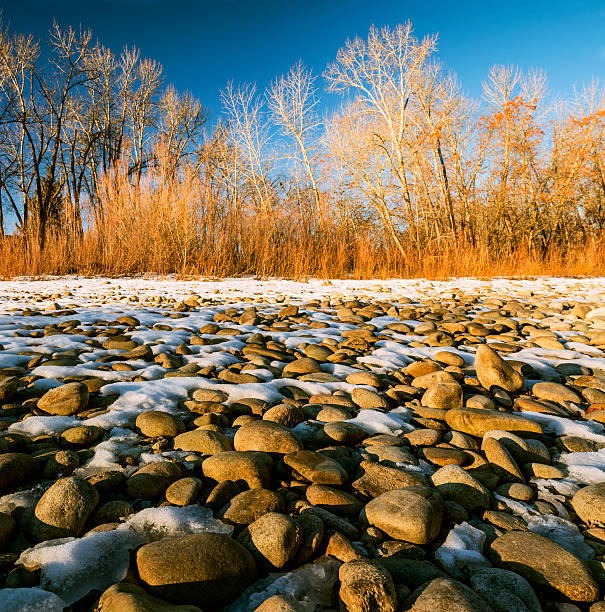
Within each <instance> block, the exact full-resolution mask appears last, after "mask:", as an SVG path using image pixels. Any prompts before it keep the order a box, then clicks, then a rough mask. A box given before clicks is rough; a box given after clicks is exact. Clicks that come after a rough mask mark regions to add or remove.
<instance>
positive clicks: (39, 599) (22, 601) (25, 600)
mask: <svg viewBox="0 0 605 612" xmlns="http://www.w3.org/2000/svg"><path fill="white" fill-rule="evenodd" d="M65 607H66V606H65V602H64V601H63V600H62V599H61V598H60V597H58V596H57V595H55V594H54V593H49V592H48V591H44V590H43V589H39V588H38V587H31V588H29V589H25V588H24V589H1V590H0V610H2V612H63V610H64V609H65Z"/></svg>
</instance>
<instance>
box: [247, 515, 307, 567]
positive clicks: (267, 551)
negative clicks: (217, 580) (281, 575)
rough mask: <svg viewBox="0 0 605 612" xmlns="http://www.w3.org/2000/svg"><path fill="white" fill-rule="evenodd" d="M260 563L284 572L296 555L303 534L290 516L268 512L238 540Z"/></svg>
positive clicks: (249, 526) (252, 524)
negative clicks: (284, 568) (283, 569)
mask: <svg viewBox="0 0 605 612" xmlns="http://www.w3.org/2000/svg"><path fill="white" fill-rule="evenodd" d="M237 541H238V542H240V544H243V545H244V546H245V547H246V548H247V549H248V550H249V551H250V552H251V553H252V556H253V557H254V558H255V559H256V561H257V562H258V563H260V564H261V565H264V566H268V567H269V568H270V569H281V568H283V567H285V566H286V565H288V563H290V561H292V559H293V558H294V556H295V555H296V553H297V551H298V548H299V546H300V545H301V542H302V530H301V528H300V527H299V526H298V524H297V523H296V522H295V521H294V519H292V518H291V517H289V516H286V515H285V514H280V513H278V512H268V513H267V514H264V515H263V516H261V517H260V518H258V519H256V520H255V521H254V522H253V523H251V524H250V525H248V526H247V527H246V528H245V529H244V530H243V531H242V532H241V533H240V534H239V535H238V537H237Z"/></svg>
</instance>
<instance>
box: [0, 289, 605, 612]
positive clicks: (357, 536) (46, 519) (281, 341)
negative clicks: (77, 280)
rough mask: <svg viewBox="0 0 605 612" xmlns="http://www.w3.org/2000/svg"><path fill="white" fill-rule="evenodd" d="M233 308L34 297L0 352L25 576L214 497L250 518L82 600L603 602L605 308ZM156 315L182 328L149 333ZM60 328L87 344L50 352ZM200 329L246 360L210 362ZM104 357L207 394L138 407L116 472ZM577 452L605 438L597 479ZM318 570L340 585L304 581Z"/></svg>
mask: <svg viewBox="0 0 605 612" xmlns="http://www.w3.org/2000/svg"><path fill="white" fill-rule="evenodd" d="M251 301H252V300H251ZM257 301H259V302H260V300H257ZM217 303H218V302H217V300H211V299H208V300H204V299H202V298H199V297H196V296H193V297H191V298H189V299H188V300H185V301H182V302H179V303H175V302H174V301H173V302H170V301H167V302H166V303H165V304H163V306H162V307H160V306H161V305H160V304H154V306H153V308H152V307H151V306H145V305H141V306H140V308H141V309H145V319H148V318H149V316H150V314H154V316H155V322H153V323H150V324H142V323H141V320H142V319H144V317H143V315H141V319H139V318H137V317H136V316H134V314H128V315H123V316H120V317H118V318H116V319H115V320H101V319H98V318H97V319H93V320H92V321H88V322H86V323H82V321H81V320H79V319H78V316H79V314H82V312H83V311H84V309H81V310H79V309H78V308H74V309H70V310H66V309H61V308H58V309H55V310H46V311H44V310H35V309H33V308H27V309H20V310H18V311H14V316H15V320H16V321H17V323H13V324H12V327H11V328H10V329H11V333H12V334H13V337H14V339H13V340H12V341H11V347H8V343H7V347H1V346H0V355H2V354H3V349H4V352H5V353H7V354H12V355H19V356H21V357H24V358H27V359H26V360H25V361H24V362H23V365H20V366H12V367H4V368H3V369H2V370H0V430H1V431H0V495H2V496H3V497H0V510H1V512H0V574H1V580H2V581H3V586H4V588H5V589H36V588H38V587H42V588H46V587H47V585H46V584H45V582H44V568H39V567H38V568H36V567H29V566H26V565H24V564H23V563H21V562H20V558H21V554H22V553H23V552H24V551H26V550H28V549H30V548H31V547H33V546H35V545H39V543H46V544H48V542H49V541H54V540H57V541H58V540H61V541H65V540H64V539H65V538H83V537H87V536H89V535H90V534H96V533H102V532H108V531H112V530H115V529H117V528H119V526H120V525H122V524H123V523H124V521H125V520H127V518H128V517H129V516H133V515H134V514H136V513H137V512H139V511H141V510H143V509H147V508H153V507H158V508H162V507H169V506H173V507H188V506H203V507H206V508H209V509H211V510H212V512H213V514H214V517H215V518H216V519H218V520H220V521H221V522H222V523H224V524H225V525H228V526H230V527H231V528H232V532H231V535H228V534H226V533H210V532H207V533H204V532H201V533H190V534H187V535H181V536H173V537H170V536H169V537H163V538H159V539H153V541H148V542H147V543H144V544H142V545H140V546H138V547H136V548H135V549H133V550H132V554H131V562H130V567H129V569H128V572H127V573H126V576H125V577H124V579H123V580H122V581H121V582H118V583H116V584H113V585H107V586H108V588H107V589H106V590H105V591H104V592H100V591H98V590H92V591H91V592H90V593H88V595H86V596H85V597H83V598H82V599H80V600H79V601H77V602H73V604H72V606H71V608H72V609H73V610H89V611H90V610H97V611H99V612H111V611H116V610H120V611H127V612H128V611H133V612H134V611H142V610H149V611H168V610H177V611H183V612H184V611H190V612H191V611H193V610H200V609H201V610H204V611H205V612H207V611H209V610H219V609H223V608H228V607H229V606H230V605H231V606H237V605H239V604H238V602H244V601H247V602H250V601H256V600H255V599H254V597H252V595H253V594H254V593H255V592H256V593H259V592H260V593H262V592H266V593H267V596H266V597H265V598H264V601H262V602H261V603H258V605H257V603H255V604H254V606H253V607H249V609H250V610H257V612H278V611H279V612H293V611H299V610H325V611H327V610H337V609H341V610H347V611H349V612H366V611H371V610H381V611H387V612H388V611H393V612H394V611H407V610H409V611H414V612H437V611H440V610H443V611H445V610H447V611H452V612H462V611H469V612H490V611H493V612H539V611H540V610H544V611H560V612H573V611H576V610H590V611H591V612H599V611H603V610H605V602H604V601H603V600H602V595H601V593H603V588H604V587H605V482H604V483H599V482H598V480H599V478H598V476H597V477H595V476H594V474H595V471H596V473H599V470H600V469H602V474H603V475H604V478H603V480H604V481H605V457H604V455H603V453H601V452H599V450H600V449H601V448H605V436H603V435H602V434H601V433H600V432H601V431H602V429H601V428H600V425H599V423H605V361H604V360H603V359H600V356H601V355H603V356H605V353H603V352H602V350H603V349H605V309H603V308H598V304H577V303H571V302H566V301H565V300H564V299H562V300H559V301H557V302H551V303H549V302H545V301H544V300H535V299H532V298H531V297H528V298H526V299H516V300H507V299H498V298H491V299H483V298H477V297H465V296H459V297H453V298H452V299H450V300H448V301H444V300H441V301H437V300H431V299H428V300H424V301H422V302H412V300H410V299H405V298H401V297H400V298H397V299H396V298H393V299H390V300H389V301H388V302H386V301H378V300H373V301H367V300H366V301H361V300H359V299H341V300H338V299H333V300H313V301H309V302H306V303H304V304H297V305H295V304H289V305H280V306H277V305H275V304H273V305H271V304H262V303H258V304H254V303H252V304H242V303H239V304H235V305H231V306H229V305H221V306H220V307H218V306H217ZM154 309H155V310H154ZM207 313H209V314H208V317H210V320H206V321H205V322H204V321H203V320H202V322H201V323H200V319H199V315H200V314H202V315H206V314H207ZM135 314H136V313H135ZM17 315H18V316H17ZM23 317H31V319H30V320H31V321H32V323H31V324H29V323H28V324H26V323H25V322H24V321H25V320H26V319H24V318H23ZM196 317H198V318H196ZM51 319H52V320H51ZM162 319H163V320H164V321H163V322H162ZM49 321H50V322H49ZM196 322H197V323H196ZM0 323H1V325H0V329H2V330H6V329H7V328H8V327H7V325H6V320H2V319H0ZM145 330H151V331H155V332H161V333H168V334H175V335H176V336H177V337H178V339H179V340H178V342H175V343H173V344H169V343H167V342H166V341H165V340H162V341H157V342H153V341H150V342H146V343H141V342H140V341H138V340H137V337H138V336H137V332H141V331H145ZM51 336H52V337H55V336H56V337H57V338H59V337H65V338H71V339H73V338H74V337H79V338H81V339H82V341H81V342H82V344H80V347H79V348H77V349H58V350H56V351H55V352H53V353H51V354H49V353H48V352H44V351H36V350H35V348H36V346H44V345H43V344H39V345H36V344H35V342H31V341H32V340H36V339H40V341H42V340H44V339H48V338H49V337H51ZM3 337H6V336H3ZM20 339H22V340H23V341H25V340H28V341H29V343H24V345H23V347H21V348H20V349H19V350H17V349H15V346H16V344H18V342H19V340H20ZM55 339H56V338H55ZM5 343H6V341H5ZM55 346H57V347H59V346H60V343H57V344H56V345H55ZM223 346H224V347H225V348H223ZM200 347H203V349H204V350H205V349H211V352H204V353H203V354H204V356H206V357H207V356H208V355H214V356H216V355H219V354H220V355H223V356H224V357H225V358H226V359H225V360H224V361H223V362H221V361H220V360H218V361H217V362H216V363H215V364H211V365H204V362H199V363H198V362H196V357H198V356H199V355H200V350H202V349H200ZM572 351H573V355H570V353H571V352H572ZM505 357H506V359H505ZM539 357H541V358H542V359H540V358H539ZM397 359H400V360H401V362H400V363H401V365H399V366H396V365H393V364H394V363H396V362H397ZM93 361H94V363H95V368H96V372H97V373H96V375H94V376H92V375H87V374H82V373H79V374H72V375H66V376H64V377H61V380H60V383H61V384H60V385H59V386H53V387H52V388H49V389H48V390H44V387H43V385H41V384H40V381H41V380H42V374H43V372H44V368H45V367H48V366H54V368H65V371H66V372H68V371H69V368H73V367H75V366H78V365H79V364H82V363H91V362H93ZM1 363H2V362H0V364H1ZM150 368H151V369H150ZM601 368H602V369H601ZM49 371H50V370H49ZM54 371H56V369H55V370H54ZM36 372H37V373H36ZM151 372H153V375H151ZM103 373H111V374H115V373H120V376H121V378H120V379H119V380H121V381H129V382H131V383H133V384H135V383H136V384H137V385H139V387H137V388H141V385H143V386H149V388H150V389H153V387H154V385H158V384H159V383H160V380H162V381H165V380H167V379H175V384H177V383H179V381H180V382H181V384H182V385H185V386H186V388H188V389H190V391H189V395H188V397H187V398H185V399H182V400H180V401H176V400H175V401H174V402H173V404H172V405H166V403H165V402H164V403H161V405H158V406H155V407H154V406H151V407H150V406H148V405H145V406H136V405H135V406H134V408H135V410H130V411H129V412H128V413H127V417H125V421H124V422H123V423H122V425H121V426H122V431H123V430H130V431H131V432H132V433H133V434H136V435H135V436H134V437H133V438H131V439H133V440H134V442H132V443H130V445H129V444H125V445H122V446H121V447H116V448H117V450H116V448H114V450H113V451H112V452H113V453H114V454H113V456H112V459H113V460H115V461H116V463H117V464H118V465H117V466H116V467H115V468H113V469H106V470H104V469H100V468H99V467H98V462H97V461H96V459H98V457H99V455H100V449H101V448H102V447H101V446H100V445H102V444H106V443H107V442H108V441H109V442H111V440H112V437H115V435H116V433H115V431H112V430H111V429H110V428H108V427H104V426H103V425H102V423H103V422H104V421H103V419H104V418H106V417H107V416H108V415H109V416H111V415H112V414H113V413H114V412H115V413H116V414H117V413H118V406H120V409H122V410H123V409H124V406H123V405H121V404H119V401H118V400H119V395H120V390H119V389H117V388H109V387H108V389H104V387H106V385H107V384H108V380H113V379H112V378H111V377H108V380H106V379H105V378H104V376H103ZM263 387H267V388H268V389H269V391H268V392H267V393H265V394H264V396H263V393H261V392H259V389H260V390H262V389H263ZM318 389H321V391H318ZM106 391H108V392H106ZM276 395H277V397H278V398H276V399H271V398H272V397H276ZM151 397H152V395H151ZM40 417H42V419H41V420H40ZM44 417H46V419H45V418H44ZM53 417H54V418H55V420H54V421H50V420H49V419H52V418H53ZM36 418H38V419H37V420H36ZM29 419H33V420H32V421H30V423H41V424H42V425H41V427H43V426H44V424H48V425H49V430H48V431H46V432H45V431H35V428H33V427H28V420H29ZM52 423H55V426H50V425H51V424H52ZM574 426H575V429H574ZM108 448H109V447H108ZM573 454H577V456H578V457H580V456H581V457H582V458H584V459H586V457H588V456H589V455H590V457H589V459H586V461H585V464H586V465H591V466H592V468H593V472H592V474H593V476H592V477H591V478H592V479H591V480H590V482H592V483H593V484H588V481H587V480H582V478H581V476H580V475H578V473H577V472H574V473H570V469H571V466H573V465H574V462H573V461H565V460H564V458H565V457H568V456H569V455H573ZM150 457H153V458H155V459H156V460H151V459H150ZM599 462H601V464H599ZM599 465H601V466H602V468H599ZM557 483H560V484H557ZM16 500H18V502H17V501H16ZM557 521H558V522H557ZM544 525H559V526H560V525H563V529H564V530H565V533H566V534H568V535H569V534H570V533H572V534H574V537H569V538H567V540H566V539H565V538H560V537H558V536H557V532H556V529H553V531H552V532H547V531H545V530H544V529H542V527H543V526H544ZM574 530H575V531H574ZM465 534H466V536H467V538H470V539H467V540H465ZM469 534H470V535H469ZM471 536H472V537H471ZM456 538H458V539H456ZM470 540H472V542H471V541H470ZM312 571H317V572H321V575H322V576H323V577H324V579H323V584H322V588H317V590H316V592H312V591H311V589H308V590H307V591H306V592H305V593H303V594H302V595H301V593H300V592H297V591H296V588H294V587H292V588H291V589H289V588H288V580H287V578H288V577H289V576H290V577H291V580H292V582H291V584H292V585H295V584H296V581H295V580H296V577H297V576H300V575H303V574H304V572H312ZM301 572H302V573H301ZM277 577H281V578H282V579H283V580H282V582H281V583H280V584H282V587H277V586H275V587H271V588H273V591H272V590H271V588H269V587H268V585H271V584H274V585H277V582H271V581H272V580H277ZM263 589H264V590H265V591H263ZM242 598H243V599H242ZM246 598H247V599H246ZM0 601H1V594H0ZM241 605H245V604H241ZM248 605H249V606H251V604H248ZM232 609H234V610H235V609H245V608H237V607H232Z"/></svg>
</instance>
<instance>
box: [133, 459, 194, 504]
mask: <svg viewBox="0 0 605 612" xmlns="http://www.w3.org/2000/svg"><path fill="white" fill-rule="evenodd" d="M181 476H182V471H181V468H180V467H179V466H178V465H176V464H175V463H171V462H169V461H158V462H154V463H148V464H147V465H144V466H143V467H142V468H140V469H138V470H137V471H136V472H135V473H134V474H132V476H130V477H129V478H128V480H127V481H126V493H127V494H128V496H129V497H131V498H135V499H157V498H158V497H160V495H163V494H164V492H165V491H166V489H167V488H168V486H169V485H171V484H172V483H173V482H174V481H175V480H178V479H179V478H180V477H181Z"/></svg>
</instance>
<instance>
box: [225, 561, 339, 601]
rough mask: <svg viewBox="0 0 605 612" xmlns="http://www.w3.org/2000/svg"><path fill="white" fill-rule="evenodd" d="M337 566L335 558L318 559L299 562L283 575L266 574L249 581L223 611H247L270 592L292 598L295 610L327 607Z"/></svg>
mask: <svg viewBox="0 0 605 612" xmlns="http://www.w3.org/2000/svg"><path fill="white" fill-rule="evenodd" d="M339 565H340V563H338V562H336V561H321V562H318V563H313V564H308V565H303V566H302V567H299V568H298V569H296V570H294V571H293V572H289V573H287V574H269V576H268V577H267V578H264V579H262V580H257V581H256V582H255V583H254V584H252V586H250V587H249V588H248V589H246V590H245V591H244V593H243V594H242V595H241V596H240V597H239V598H238V599H237V600H236V601H235V602H233V603H232V604H231V605H230V606H227V607H226V608H224V611H223V612H250V611H251V610H255V609H256V608H257V607H258V606H260V605H261V604H262V603H263V602H264V601H265V600H267V599H269V597H272V596H273V595H285V596H289V597H292V598H293V599H294V600H295V601H296V609H297V611H298V612H315V610H319V609H324V608H328V607H330V604H331V599H332V591H333V589H334V585H335V583H336V580H337V578H338V566H339Z"/></svg>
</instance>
